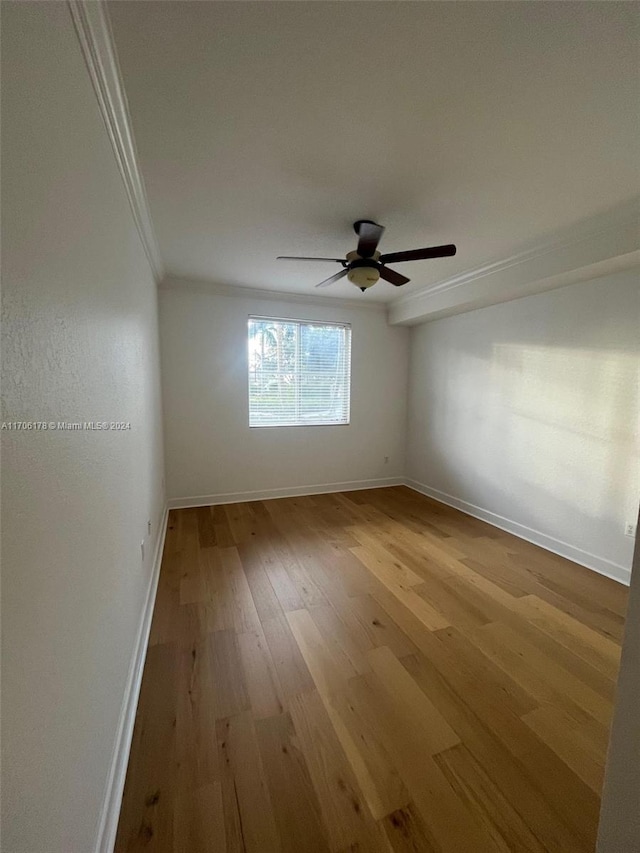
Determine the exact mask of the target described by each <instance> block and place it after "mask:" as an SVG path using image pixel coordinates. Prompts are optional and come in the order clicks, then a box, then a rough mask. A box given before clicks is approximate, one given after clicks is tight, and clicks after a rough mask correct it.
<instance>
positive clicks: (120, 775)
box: [95, 507, 169, 853]
mask: <svg viewBox="0 0 640 853" xmlns="http://www.w3.org/2000/svg"><path fill="white" fill-rule="evenodd" d="M168 518H169V508H168V507H165V510H164V513H163V516H162V522H161V524H160V530H159V532H158V538H157V539H156V549H155V553H154V556H153V565H152V567H151V577H150V579H149V587H148V589H147V596H146V599H145V603H144V608H143V610H142V618H141V620H140V627H139V628H138V636H137V638H136V646H135V652H134V655H133V657H132V659H131V665H130V667H129V675H128V677H127V684H126V687H125V692H124V698H123V701H122V710H121V712H120V721H119V723H118V730H117V732H116V738H115V743H114V750H113V758H112V761H111V767H110V769H109V776H108V778H107V784H106V788H105V798H104V804H103V807H102V814H101V815H100V824H99V828H98V838H97V842H96V847H95V853H113V848H114V845H115V842H116V832H117V830H118V819H119V817H120V806H121V804H122V793H123V791H124V781H125V777H126V775H127V765H128V763H129V752H130V750H131V740H132V737H133V726H134V723H135V719H136V710H137V707H138V697H139V695H140V685H141V683H142V672H143V670H144V662H145V659H146V656H147V644H148V642H149V632H150V630H151V619H152V617H153V608H154V606H155V603H156V592H157V589H158V579H159V577H160V566H161V564H162V552H163V550H164V541H165V537H166V534H167V521H168Z"/></svg>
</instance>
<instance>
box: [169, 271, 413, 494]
mask: <svg viewBox="0 0 640 853" xmlns="http://www.w3.org/2000/svg"><path fill="white" fill-rule="evenodd" d="M169 285H170V286H167V287H166V288H161V290H160V339H161V347H162V382H163V401H164V432H165V456H166V465H167V491H168V495H169V498H173V499H181V498H193V497H198V496H218V495H230V494H231V495H236V494H237V493H240V492H249V491H251V492H253V491H258V492H260V491H263V490H272V489H283V490H288V489H292V488H296V487H304V488H306V487H311V486H316V485H322V484H333V483H345V482H352V481H358V482H360V481H368V480H375V479H379V478H389V477H399V476H402V475H403V473H404V439H405V426H406V385H407V361H408V337H409V333H408V330H406V329H403V328H392V327H390V326H388V325H387V321H386V316H385V313H384V311H383V310H380V309H377V308H360V307H357V306H356V307H354V306H350V305H344V304H343V305H340V304H335V301H334V300H327V304H326V305H323V304H312V303H308V302H303V301H298V302H296V301H279V300H275V299H268V298H261V297H257V296H254V295H247V296H231V295H223V294H224V293H226V291H224V290H223V292H220V289H218V291H217V292H216V290H215V288H212V289H207V286H206V285H198V284H194V283H188V282H173V283H169ZM250 314H259V315H264V316H271V317H289V318H294V319H309V320H334V321H340V322H349V323H351V324H352V382H351V424H350V425H349V426H317V427H278V428H270V429H249V413H248V380H247V318H248V316H249V315H250ZM385 456H388V457H389V462H388V463H387V464H385V463H384V457H385Z"/></svg>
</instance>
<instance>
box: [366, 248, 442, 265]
mask: <svg viewBox="0 0 640 853" xmlns="http://www.w3.org/2000/svg"><path fill="white" fill-rule="evenodd" d="M455 253H456V247H455V246H454V245H453V243H448V244H447V245H446V246H431V248H429V249H411V250H410V251H409V252H391V253H390V254H388V255H381V256H380V263H381V264H386V263H392V264H393V263H396V264H399V263H401V262H402V261H426V260H427V259H428V258H448V257H450V256H451V255H455Z"/></svg>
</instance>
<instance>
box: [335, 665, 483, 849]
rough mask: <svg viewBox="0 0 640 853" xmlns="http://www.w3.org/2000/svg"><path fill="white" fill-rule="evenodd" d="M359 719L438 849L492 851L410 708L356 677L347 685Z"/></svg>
mask: <svg viewBox="0 0 640 853" xmlns="http://www.w3.org/2000/svg"><path fill="white" fill-rule="evenodd" d="M349 689H350V696H351V697H353V701H354V703H355V704H356V705H357V707H358V710H359V712H360V714H361V716H362V718H363V719H364V720H365V721H366V723H367V724H368V725H369V726H370V727H371V728H372V729H373V730H374V731H375V732H376V733H377V734H378V736H379V737H380V738H381V740H382V742H383V744H384V746H385V748H386V750H387V752H388V753H389V754H390V755H391V756H393V760H394V761H395V762H396V766H397V769H398V773H399V774H400V776H401V778H402V780H403V781H404V783H405V785H406V787H407V790H408V791H409V793H410V795H411V799H412V801H413V802H414V803H415V805H416V807H417V809H418V811H419V812H420V814H421V816H422V818H423V820H424V821H425V823H426V824H427V825H428V827H429V831H430V834H431V836H432V837H433V838H434V839H435V841H436V843H437V845H438V846H439V847H440V848H441V849H442V850H464V849H470V850H479V851H480V850H481V851H486V853H489V851H491V853H493V851H495V850H496V849H498V848H497V847H496V845H495V844H493V842H492V841H491V839H490V837H489V836H488V835H487V833H485V832H484V831H483V829H482V827H481V826H480V824H479V823H478V822H477V821H476V820H475V819H474V818H473V816H472V815H471V814H470V813H469V811H468V810H467V808H466V807H465V805H464V804H463V803H462V801H461V800H460V799H459V798H458V797H457V795H456V794H455V792H454V791H453V790H452V789H451V787H450V785H448V783H447V781H446V779H445V777H444V776H443V774H442V771H441V770H440V768H439V767H438V766H437V764H436V763H435V761H434V759H433V755H432V754H431V752H432V749H433V743H432V741H431V740H430V739H429V738H428V737H426V732H425V729H424V727H422V726H420V727H414V726H412V723H413V722H414V720H415V715H414V714H413V712H412V710H411V708H410V707H409V706H408V705H407V703H406V702H405V701H403V700H402V698H400V697H397V696H392V695H391V694H390V693H388V692H387V691H386V690H385V689H384V687H383V686H382V684H381V682H380V680H379V679H377V677H376V676H358V677H357V678H354V679H352V680H351V682H350V684H349Z"/></svg>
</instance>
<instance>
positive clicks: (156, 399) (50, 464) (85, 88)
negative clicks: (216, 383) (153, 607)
mask: <svg viewBox="0 0 640 853" xmlns="http://www.w3.org/2000/svg"><path fill="white" fill-rule="evenodd" d="M2 29H3V32H2V54H3V55H2V74H3V90H2V108H3V116H2V118H3V122H2V129H3V139H2V154H3V164H2V165H3V199H2V201H3V210H2V223H3V250H4V254H3V286H4V292H3V313H4V325H3V339H2V344H3V413H2V419H3V420H4V421H29V420H35V421H46V422H48V421H63V420H64V421H84V420H87V421H90V420H91V421H94V420H105V421H112V420H117V421H130V422H131V430H130V431H125V432H52V431H46V432H9V431H4V432H3V433H2V440H3V448H2V450H3V460H2V461H3V472H2V474H3V479H2V537H3V552H2V558H3V577H2V585H3V589H2V605H3V644H2V675H3V683H2V689H3V702H2V724H3V733H2V745H3V766H2V770H3V790H2V810H3V815H2V842H3V850H6V851H7V853H89V851H91V850H93V848H94V844H95V839H96V830H97V823H98V819H99V814H100V809H101V805H102V801H103V796H104V793H105V782H106V779H107V774H108V772H109V767H110V764H111V759H112V751H113V748H114V739H115V735H116V729H117V725H118V720H119V715H120V710H121V705H122V701H123V694H124V690H125V683H126V680H127V675H128V671H129V666H130V662H131V659H132V654H133V650H134V645H135V639H136V633H137V630H138V626H139V622H140V616H141V610H142V607H143V601H144V598H145V595H146V591H147V588H148V582H149V578H150V570H151V557H152V553H153V550H154V548H153V545H154V540H155V538H156V535H157V531H158V529H159V525H160V521H161V516H162V505H163V498H162V494H161V492H162V449H161V441H162V436H161V414H160V409H161V406H160V388H159V377H158V344H157V311H156V309H157V296H156V288H155V285H154V281H153V280H152V276H151V273H150V270H149V266H148V262H147V260H146V256H145V253H144V251H143V248H142V245H141V243H140V241H139V238H138V234H137V231H136V228H135V226H134V222H133V219H132V215H131V212H130V209H129V206H128V202H127V197H126V195H125V191H124V188H123V183H122V180H121V177H120V174H119V172H118V169H117V167H116V162H115V159H114V155H113V152H112V149H111V147H110V143H109V141H108V137H107V134H106V131H105V128H104V126H103V123H102V119H101V116H100V113H99V111H98V106H97V102H96V98H95V95H94V92H93V89H92V86H91V82H90V79H89V76H88V74H87V71H86V69H85V66H84V61H83V57H82V55H81V52H80V48H79V44H78V41H77V38H76V35H75V32H74V28H73V24H72V21H71V17H70V13H69V9H68V8H67V5H66V3H21V2H20V3H11V2H8V3H7V2H5V3H3V4H2ZM148 519H149V520H151V522H152V532H151V536H147V520H148ZM142 539H145V540H146V546H147V547H146V558H145V561H144V564H143V563H142V561H141V549H140V543H141V540H142Z"/></svg>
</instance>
